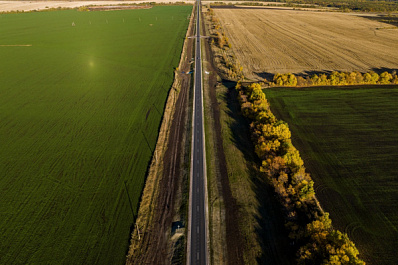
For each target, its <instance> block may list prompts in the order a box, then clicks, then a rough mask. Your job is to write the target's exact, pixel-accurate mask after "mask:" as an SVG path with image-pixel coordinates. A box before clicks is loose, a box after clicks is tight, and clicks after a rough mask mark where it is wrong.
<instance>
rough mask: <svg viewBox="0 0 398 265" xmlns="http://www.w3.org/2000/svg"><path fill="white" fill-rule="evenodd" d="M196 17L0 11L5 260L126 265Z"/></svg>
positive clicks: (169, 11) (159, 12) (171, 10)
mask: <svg viewBox="0 0 398 265" xmlns="http://www.w3.org/2000/svg"><path fill="white" fill-rule="evenodd" d="M191 10H192V7H191V6H166V7H153V8H152V9H149V10H125V11H112V12H77V11H75V10H70V11H56V12H40V13H26V14H3V15H0V45H10V44H11V45H15V44H31V45H32V46H31V47H6V46H0V194H1V203H0V216H1V218H0V235H1V236H0V264H61V263H62V264H123V263H124V261H125V255H126V254H127V248H128V244H129V239H130V227H131V226H132V224H133V222H134V219H133V215H132V212H131V208H130V203H129V199H128V195H129V196H130V198H131V202H132V208H133V210H134V212H135V213H137V204H138V201H139V198H140V195H141V191H142V187H143V184H144V180H145V173H146V169H147V167H148V163H149V160H150V158H151V153H152V150H153V149H154V146H155V142H156V138H157V133H158V128H159V125H160V120H161V116H162V112H163V107H164V104H165V100H166V97H167V94H168V90H169V88H170V87H171V84H172V82H173V68H175V67H176V66H177V65H178V62H179V57H180V53H181V49H182V45H183V40H184V36H185V33H186V29H187V26H188V22H189V20H187V16H188V15H189V14H190V12H191ZM72 22H74V23H75V26H72ZM150 24H151V25H150ZM124 182H126V186H127V190H128V193H129V194H127V192H126V188H125V185H124Z"/></svg>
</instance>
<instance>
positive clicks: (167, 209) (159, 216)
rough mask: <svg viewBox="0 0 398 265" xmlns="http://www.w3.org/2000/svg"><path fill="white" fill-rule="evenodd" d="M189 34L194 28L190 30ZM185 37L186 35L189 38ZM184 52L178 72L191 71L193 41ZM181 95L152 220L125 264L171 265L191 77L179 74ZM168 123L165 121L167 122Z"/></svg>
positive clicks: (164, 159)
mask: <svg viewBox="0 0 398 265" xmlns="http://www.w3.org/2000/svg"><path fill="white" fill-rule="evenodd" d="M190 29H191V31H192V29H193V27H191V28H190ZM191 34H192V32H191V33H188V35H191ZM186 41H187V50H186V56H185V58H184V60H183V61H182V62H181V64H180V70H181V71H185V70H186V69H189V68H190V64H189V62H190V58H191V54H192V46H193V39H187V40H186ZM177 78H178V80H179V83H180V89H181V90H180V93H179V95H178V99H177V101H176V102H175V111H174V114H173V116H172V123H171V127H170V131H169V138H168V144H167V146H168V147H167V150H166V152H165V154H164V158H163V171H162V173H161V174H162V177H161V178H160V181H159V184H157V186H158V187H159V188H158V189H159V191H158V196H157V197H156V198H155V199H154V203H153V205H154V211H153V212H154V216H153V219H152V221H151V222H150V224H149V226H148V229H147V230H146V232H145V235H144V236H143V238H142V242H141V243H140V251H139V253H136V254H135V255H133V256H132V257H131V258H130V259H129V260H127V263H126V264H151V265H156V264H170V263H171V259H172V249H171V248H172V242H171V240H170V235H171V229H172V222H173V218H174V216H175V214H176V210H175V209H176V208H177V207H176V205H175V203H176V196H177V191H178V189H179V185H181V178H182V176H181V156H182V154H183V152H184V146H183V142H184V139H183V138H184V136H185V134H184V133H185V131H184V130H185V124H186V120H187V119H186V115H187V111H188V101H189V100H188V96H189V90H190V84H191V76H190V75H186V74H179V75H178V77H177ZM166 119H167V118H166Z"/></svg>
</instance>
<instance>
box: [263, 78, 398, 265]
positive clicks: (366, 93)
mask: <svg viewBox="0 0 398 265" xmlns="http://www.w3.org/2000/svg"><path fill="white" fill-rule="evenodd" d="M264 92H265V94H266V96H267V98H268V100H269V101H270V103H271V109H272V111H273V112H274V113H275V114H276V116H278V117H279V118H281V119H283V120H285V121H286V122H287V123H288V124H289V127H290V129H291V131H292V138H293V144H294V145H295V146H296V147H297V148H298V149H299V150H300V154H301V155H302V157H303V159H304V165H305V166H306V167H307V169H308V171H309V172H311V176H312V178H313V179H314V182H315V188H316V194H317V197H318V199H319V200H320V202H321V204H322V206H323V207H324V209H325V210H326V211H328V212H330V215H331V219H332V220H333V223H334V224H335V226H336V228H338V229H340V230H341V231H342V232H345V233H348V235H349V237H350V238H351V239H352V240H353V241H354V242H355V243H356V245H357V247H358V249H359V251H360V253H361V257H363V258H364V259H365V261H368V262H369V264H397V263H398V256H397V254H396V250H397V248H398V230H397V229H398V214H397V205H398V184H397V181H398V179H397V176H398V169H397V166H396V164H397V161H398V134H397V131H398V86H357V87H325V88H319V87H313V88H272V89H266V90H264Z"/></svg>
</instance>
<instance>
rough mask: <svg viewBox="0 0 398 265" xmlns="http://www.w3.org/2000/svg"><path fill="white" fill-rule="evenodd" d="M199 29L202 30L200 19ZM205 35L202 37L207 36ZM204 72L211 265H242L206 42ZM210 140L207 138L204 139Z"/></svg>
mask: <svg viewBox="0 0 398 265" xmlns="http://www.w3.org/2000/svg"><path fill="white" fill-rule="evenodd" d="M202 23H203V25H202V29H205V28H206V25H205V23H204V19H202ZM208 34H209V33H208V32H207V31H206V32H204V35H208ZM202 49H203V50H204V51H203V54H204V55H205V56H204V70H205V85H204V90H205V91H204V95H205V116H206V127H207V128H206V131H207V133H206V139H207V141H208V143H207V146H206V150H209V151H210V152H211V157H209V155H208V159H207V160H208V161H209V162H208V163H209V167H211V168H210V170H209V171H210V176H209V172H208V178H209V183H211V184H213V185H209V189H210V190H209V194H210V196H209V204H210V205H209V209H210V215H211V217H210V219H211V220H210V223H211V225H210V230H211V233H210V235H211V237H212V238H211V240H210V241H211V249H212V257H211V258H212V262H213V263H214V264H237V265H239V264H243V249H242V245H241V244H242V236H241V232H240V229H239V224H238V222H236V219H237V218H239V215H240V213H239V207H238V204H237V201H236V199H235V198H234V196H233V195H232V191H231V187H230V183H229V178H228V170H227V162H226V158H225V153H224V145H223V138H222V134H221V124H220V108H219V106H218V101H217V97H216V89H217V84H218V82H217V78H218V75H217V72H218V71H217V69H216V67H215V65H214V63H213V58H212V52H211V48H210V42H209V40H207V41H204V42H203V46H202ZM208 136H210V137H208Z"/></svg>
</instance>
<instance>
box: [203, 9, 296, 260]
mask: <svg viewBox="0 0 398 265" xmlns="http://www.w3.org/2000/svg"><path fill="white" fill-rule="evenodd" d="M205 17H206V16H205ZM204 20H205V21H206V23H207V24H206V27H207V28H208V29H209V28H210V27H211V26H212V25H211V24H210V20H209V19H208V18H206V19H204ZM206 35H208V36H210V35H211V34H210V32H206ZM211 36H213V35H211ZM214 43H216V42H214V41H213V39H208V41H207V43H206V46H205V47H206V49H205V53H206V54H207V55H208V56H206V57H205V63H204V66H205V71H207V72H206V74H204V78H205V82H204V83H206V78H208V79H209V81H208V82H209V84H210V85H209V86H208V87H205V95H207V97H208V99H207V102H206V111H207V112H208V113H209V115H206V116H207V117H208V119H209V120H210V122H208V123H209V124H210V127H211V128H212V131H213V138H211V139H209V137H208V136H207V135H206V139H207V140H208V141H210V140H211V141H213V142H211V143H208V145H211V146H212V148H213V149H214V155H213V157H212V158H211V162H213V164H215V166H214V168H213V171H214V172H215V173H214V174H213V177H212V178H210V179H209V182H212V183H213V184H212V185H209V186H210V187H209V194H210V198H209V209H210V213H211V216H210V221H211V229H212V230H211V232H213V233H211V236H212V250H213V252H212V253H211V254H212V261H213V263H214V264H292V261H293V259H294V253H293V252H292V251H291V250H290V246H289V240H288V237H287V232H286V230H285V227H284V219H283V216H282V213H281V211H280V208H279V207H278V203H277V202H276V200H275V197H274V192H273V190H272V189H271V187H270V185H269V184H268V183H267V181H266V180H265V179H264V178H263V177H262V176H261V173H260V172H259V169H258V162H259V161H258V160H257V159H256V157H255V156H254V147H253V145H252V143H251V141H250V132H249V124H248V123H247V120H246V119H245V118H244V117H243V116H242V114H241V112H240V105H239V102H238V100H237V92H236V91H235V89H234V87H235V85H236V82H234V81H228V80H227V76H228V73H227V72H226V71H225V69H224V68H225V66H221V68H218V66H219V65H221V61H222V60H220V57H222V52H223V51H221V50H220V49H218V48H217V47H214V45H211V44H214ZM229 51H230V52H232V51H231V49H229ZM225 57H228V58H229V57H231V58H233V54H225ZM207 73H208V74H207ZM212 76H215V77H212ZM206 126H208V125H207V124H206ZM209 134H210V133H209ZM206 149H207V150H208V148H207V147H206ZM224 231H225V232H224ZM224 233H225V234H224ZM225 242H226V243H225Z"/></svg>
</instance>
